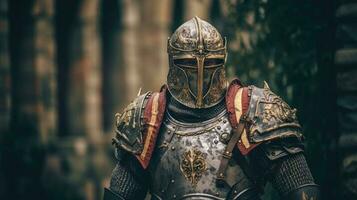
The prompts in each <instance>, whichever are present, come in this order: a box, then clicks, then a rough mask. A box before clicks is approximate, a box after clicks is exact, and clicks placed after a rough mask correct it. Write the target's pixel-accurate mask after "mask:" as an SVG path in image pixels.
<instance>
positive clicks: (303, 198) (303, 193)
mask: <svg viewBox="0 0 357 200" xmlns="http://www.w3.org/2000/svg"><path fill="white" fill-rule="evenodd" d="M302 200H315V198H314V197H309V196H308V195H307V194H306V193H305V192H302Z"/></svg>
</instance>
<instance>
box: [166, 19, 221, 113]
mask: <svg viewBox="0 0 357 200" xmlns="http://www.w3.org/2000/svg"><path fill="white" fill-rule="evenodd" d="M167 51H168V55H169V66H170V69H169V74H168V77H167V85H168V89H169V92H170V93H171V94H172V96H173V97H174V98H175V99H176V100H177V101H179V102H180V103H182V104H184V105H185V106H188V107H190V108H208V107H212V106H214V105H216V104H217V103H218V102H219V101H220V100H221V99H222V98H223V97H224V94H225V89H226V87H227V82H226V78H225V69H224V64H225V61H226V57H227V51H226V42H225V40H224V39H223V38H222V37H221V35H220V33H219V32H218V31H217V29H216V28H214V27H213V26H212V25H211V24H209V23H208V22H206V21H204V20H202V19H200V18H198V17H195V18H193V19H191V20H189V21H187V22H186V23H184V24H183V25H181V26H180V27H179V28H178V29H177V30H176V31H175V32H174V33H173V35H172V36H171V38H169V40H168V45H167Z"/></svg>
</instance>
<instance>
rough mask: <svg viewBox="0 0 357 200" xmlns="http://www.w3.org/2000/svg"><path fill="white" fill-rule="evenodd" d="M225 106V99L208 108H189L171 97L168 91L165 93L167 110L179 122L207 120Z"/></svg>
mask: <svg viewBox="0 0 357 200" xmlns="http://www.w3.org/2000/svg"><path fill="white" fill-rule="evenodd" d="M225 108H226V106H225V99H222V100H221V102H219V103H218V104H217V105H215V106H213V107H210V108H190V107H187V106H185V105H183V104H181V103H179V102H178V101H177V100H175V98H172V96H171V95H170V93H168V95H167V111H168V113H169V114H170V115H171V116H172V117H173V118H174V119H175V120H177V121H180V122H186V123H197V122H203V121H207V120H209V119H212V118H214V117H216V116H217V115H218V114H220V113H221V112H222V111H223V110H224V109H225Z"/></svg>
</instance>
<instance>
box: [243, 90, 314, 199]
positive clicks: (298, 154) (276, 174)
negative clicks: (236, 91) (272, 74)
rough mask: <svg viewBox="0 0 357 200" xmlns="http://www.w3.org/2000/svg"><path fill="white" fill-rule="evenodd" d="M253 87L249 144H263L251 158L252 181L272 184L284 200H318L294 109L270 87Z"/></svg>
mask: <svg viewBox="0 0 357 200" xmlns="http://www.w3.org/2000/svg"><path fill="white" fill-rule="evenodd" d="M249 87H250V90H251V92H250V97H251V99H250V103H249V109H248V113H247V119H248V122H249V123H250V125H249V127H248V128H247V139H248V142H249V143H248V144H259V145H258V146H257V147H255V148H254V149H253V150H252V151H251V152H250V153H249V154H248V155H246V156H245V158H246V160H247V161H248V162H247V163H248V166H249V167H248V168H249V170H248V171H250V172H248V174H250V177H251V178H252V179H253V180H255V181H256V182H257V183H258V184H260V185H262V184H264V183H265V182H266V181H267V180H270V181H271V182H272V184H273V186H274V187H275V188H276V189H277V191H278V193H279V194H280V196H282V197H283V199H292V200H295V199H302V200H305V199H306V200H310V199H314V200H317V199H318V197H319V189H318V187H317V185H316V184H315V183H314V179H313V177H312V175H311V172H310V170H309V167H308V165H307V163H306V160H305V157H304V155H303V151H304V145H303V136H302V133H301V132H302V131H301V126H300V125H299V123H298V121H297V118H296V109H292V108H291V107H290V106H289V105H288V104H287V103H286V102H284V101H283V100H282V99H281V98H280V97H279V96H277V95H275V94H274V93H273V92H272V91H271V90H270V89H269V86H268V85H267V84H265V86H264V88H263V89H261V88H257V87H255V86H249Z"/></svg>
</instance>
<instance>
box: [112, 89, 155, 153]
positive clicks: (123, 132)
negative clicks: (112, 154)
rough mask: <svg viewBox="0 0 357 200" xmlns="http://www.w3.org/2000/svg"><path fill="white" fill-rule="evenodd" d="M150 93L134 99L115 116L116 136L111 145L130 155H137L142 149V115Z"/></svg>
mask: <svg viewBox="0 0 357 200" xmlns="http://www.w3.org/2000/svg"><path fill="white" fill-rule="evenodd" d="M150 95H151V92H147V93H145V94H143V95H141V96H138V97H137V98H136V99H134V100H133V101H132V102H131V103H130V104H129V105H128V106H127V107H126V108H125V109H124V110H123V112H122V113H121V114H116V122H115V124H116V130H115V132H116V135H115V137H114V138H113V143H114V144H115V146H116V147H117V148H122V149H124V150H126V151H128V152H130V153H133V154H139V153H140V152H141V150H142V148H143V135H142V130H143V124H144V121H143V115H144V110H145V105H146V102H147V100H148V98H149V97H150Z"/></svg>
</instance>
